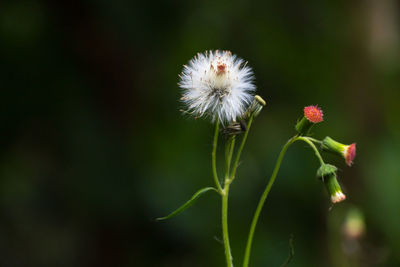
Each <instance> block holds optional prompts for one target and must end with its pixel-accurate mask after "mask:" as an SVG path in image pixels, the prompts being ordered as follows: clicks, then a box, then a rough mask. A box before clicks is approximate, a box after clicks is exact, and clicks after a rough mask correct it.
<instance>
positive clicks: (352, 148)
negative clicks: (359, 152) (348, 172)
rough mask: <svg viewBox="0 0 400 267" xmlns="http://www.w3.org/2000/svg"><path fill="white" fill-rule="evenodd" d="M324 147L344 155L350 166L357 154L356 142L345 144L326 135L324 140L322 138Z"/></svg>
mask: <svg viewBox="0 0 400 267" xmlns="http://www.w3.org/2000/svg"><path fill="white" fill-rule="evenodd" d="M322 149H323V150H326V151H330V152H333V153H335V154H338V155H340V156H342V157H343V158H344V159H345V161H346V164H347V165H348V166H351V165H352V164H353V160H354V158H355V156H356V144H355V143H353V144H351V145H344V144H341V143H339V142H336V141H335V140H333V139H332V138H330V137H329V136H327V137H325V138H324V140H322Z"/></svg>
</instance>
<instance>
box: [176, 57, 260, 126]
mask: <svg viewBox="0 0 400 267" xmlns="http://www.w3.org/2000/svg"><path fill="white" fill-rule="evenodd" d="M246 64H247V63H245V62H244V61H243V60H242V59H240V58H238V57H236V55H233V54H232V53H231V52H230V51H218V50H216V51H207V52H205V53H199V54H197V56H195V57H194V58H193V59H191V60H190V61H189V63H188V65H184V67H183V72H182V74H181V75H180V82H179V83H178V84H179V86H180V87H181V89H182V98H181V101H182V102H183V103H184V105H185V106H186V112H187V113H190V114H192V115H194V116H197V117H202V116H206V117H210V118H211V119H212V120H213V121H215V120H220V121H221V122H222V123H229V122H233V121H237V119H238V118H240V117H241V116H242V115H243V114H244V112H245V111H246V109H247V107H248V106H249V104H250V103H251V102H252V100H253V94H254V91H255V90H256V87H255V85H254V84H253V80H254V76H253V71H252V70H251V68H250V67H248V66H247V65H246Z"/></svg>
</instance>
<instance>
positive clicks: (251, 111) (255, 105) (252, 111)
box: [245, 95, 266, 118]
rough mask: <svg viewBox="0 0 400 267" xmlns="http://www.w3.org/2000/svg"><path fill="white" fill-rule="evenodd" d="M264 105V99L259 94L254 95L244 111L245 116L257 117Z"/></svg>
mask: <svg viewBox="0 0 400 267" xmlns="http://www.w3.org/2000/svg"><path fill="white" fill-rule="evenodd" d="M265 105H266V103H265V100H264V99H262V97H261V96H259V95H256V96H254V100H253V102H252V103H251V104H250V106H249V108H248V109H247V111H246V113H245V114H246V115H245V117H247V118H248V117H250V116H251V115H254V117H257V116H258V114H260V112H261V110H262V109H263V107H264V106H265Z"/></svg>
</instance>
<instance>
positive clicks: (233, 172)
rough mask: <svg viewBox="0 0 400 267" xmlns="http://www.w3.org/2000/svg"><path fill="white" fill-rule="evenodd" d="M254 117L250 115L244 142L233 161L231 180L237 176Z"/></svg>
mask: <svg viewBox="0 0 400 267" xmlns="http://www.w3.org/2000/svg"><path fill="white" fill-rule="evenodd" d="M253 118H254V115H251V116H250V119H249V122H248V123H247V129H246V132H245V133H244V136H243V138H242V142H241V143H240V146H239V149H238V151H237V153H236V158H235V161H234V163H233V167H232V173H231V176H230V180H233V179H234V178H235V174H236V169H237V167H238V164H239V160H240V155H241V154H242V150H243V147H244V144H245V143H246V139H247V135H248V134H249V131H250V127H251V124H252V123H253Z"/></svg>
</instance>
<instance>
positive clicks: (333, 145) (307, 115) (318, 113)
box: [295, 106, 356, 203]
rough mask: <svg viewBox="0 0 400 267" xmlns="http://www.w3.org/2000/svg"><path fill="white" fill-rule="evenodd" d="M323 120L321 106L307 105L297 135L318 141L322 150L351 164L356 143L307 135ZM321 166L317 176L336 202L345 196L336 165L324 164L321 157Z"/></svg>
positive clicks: (332, 200) (297, 127)
mask: <svg viewBox="0 0 400 267" xmlns="http://www.w3.org/2000/svg"><path fill="white" fill-rule="evenodd" d="M322 121H323V112H322V110H321V108H319V107H318V106H307V107H305V108H304V116H303V117H302V118H301V119H300V120H299V121H298V122H297V124H296V127H295V128H296V131H297V132H298V136H303V137H302V138H303V139H307V140H309V141H311V142H316V143H319V144H320V145H321V146H320V149H321V150H322V151H327V152H331V153H334V154H337V155H339V156H341V157H343V158H344V160H345V162H346V164H347V165H348V166H351V165H352V164H353V160H354V157H355V156H356V144H355V143H353V144H351V145H344V144H342V143H339V142H337V141H335V140H333V139H332V138H330V137H329V136H327V137H325V138H324V139H323V140H322V141H319V140H317V139H314V138H311V137H307V136H308V135H309V134H310V131H311V128H312V127H313V126H314V125H315V124H317V123H320V122H322ZM315 150H316V151H317V154H318V156H319V157H320V154H319V152H318V149H317V148H315ZM320 160H321V166H320V168H319V169H318V171H317V177H318V178H319V179H321V181H322V182H323V183H324V184H325V187H326V190H327V191H328V194H329V196H330V198H331V202H332V203H338V202H341V201H343V200H345V199H346V196H345V195H344V194H343V191H342V189H341V187H340V185H339V182H338V180H337V174H336V172H337V167H335V166H333V165H331V164H326V163H324V162H323V160H322V158H320Z"/></svg>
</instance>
